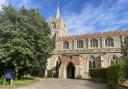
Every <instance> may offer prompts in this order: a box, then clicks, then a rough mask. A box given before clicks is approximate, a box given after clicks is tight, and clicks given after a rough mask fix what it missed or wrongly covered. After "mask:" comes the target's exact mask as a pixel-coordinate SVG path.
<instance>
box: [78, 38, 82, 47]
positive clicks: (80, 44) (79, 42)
mask: <svg viewBox="0 0 128 89" xmlns="http://www.w3.org/2000/svg"><path fill="white" fill-rule="evenodd" d="M77 48H83V40H79V41H77Z"/></svg>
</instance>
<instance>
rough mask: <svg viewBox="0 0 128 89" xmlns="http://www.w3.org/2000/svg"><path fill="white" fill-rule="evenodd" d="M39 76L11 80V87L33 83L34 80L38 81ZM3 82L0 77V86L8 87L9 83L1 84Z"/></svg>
mask: <svg viewBox="0 0 128 89" xmlns="http://www.w3.org/2000/svg"><path fill="white" fill-rule="evenodd" d="M39 79H40V78H38V77H24V78H22V79H20V80H14V81H13V85H12V86H11V87H19V86H24V85H27V84H30V83H33V82H36V81H39ZM2 83H3V80H2V79H0V88H3V87H5V88H6V87H10V85H9V84H8V83H6V85H5V86H3V85H2Z"/></svg>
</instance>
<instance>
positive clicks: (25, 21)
mask: <svg viewBox="0 0 128 89" xmlns="http://www.w3.org/2000/svg"><path fill="white" fill-rule="evenodd" d="M51 51H52V47H51V39H50V29H49V27H48V24H47V22H46V20H45V19H44V18H43V17H42V16H41V15H40V13H39V10H38V9H26V8H25V7H22V8H21V9H19V10H16V9H15V8H13V7H12V6H11V5H9V6H4V7H3V11H1V12H0V61H1V62H2V63H5V64H13V65H14V66H15V69H16V72H17V76H18V75H19V74H18V73H19V70H20V69H23V68H35V67H36V68H40V69H42V68H45V66H46V63H47V58H48V57H50V54H51ZM20 74H21V73H20Z"/></svg>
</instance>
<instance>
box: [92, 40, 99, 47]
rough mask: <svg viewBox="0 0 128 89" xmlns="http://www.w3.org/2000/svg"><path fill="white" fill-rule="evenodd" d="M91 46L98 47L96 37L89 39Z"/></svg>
mask: <svg viewBox="0 0 128 89" xmlns="http://www.w3.org/2000/svg"><path fill="white" fill-rule="evenodd" d="M91 47H98V40H97V39H92V40H91Z"/></svg>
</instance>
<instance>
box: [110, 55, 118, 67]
mask: <svg viewBox="0 0 128 89" xmlns="http://www.w3.org/2000/svg"><path fill="white" fill-rule="evenodd" d="M117 61H118V57H117V56H115V55H113V56H112V57H111V58H110V65H113V64H116V63H117Z"/></svg>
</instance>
